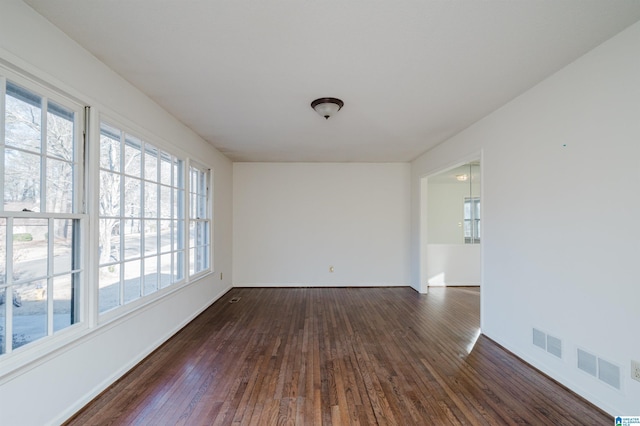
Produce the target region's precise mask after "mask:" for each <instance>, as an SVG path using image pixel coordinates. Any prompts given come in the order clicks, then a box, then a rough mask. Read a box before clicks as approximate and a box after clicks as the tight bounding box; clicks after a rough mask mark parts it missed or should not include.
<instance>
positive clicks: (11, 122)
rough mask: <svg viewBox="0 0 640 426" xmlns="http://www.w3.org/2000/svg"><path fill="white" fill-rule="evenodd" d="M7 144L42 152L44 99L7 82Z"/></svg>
mask: <svg viewBox="0 0 640 426" xmlns="http://www.w3.org/2000/svg"><path fill="white" fill-rule="evenodd" d="M5 99H6V104H5V110H6V113H5V116H6V121H5V143H6V144H7V145H9V146H15V147H17V148H22V149H25V150H28V151H32V152H40V149H41V148H40V147H41V141H40V138H41V120H42V109H41V105H42V98H40V96H38V95H36V94H34V93H31V92H30V91H28V90H26V89H23V88H22V87H20V86H17V85H15V84H13V83H11V82H9V81H7V96H6V98H5Z"/></svg>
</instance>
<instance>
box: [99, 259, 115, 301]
mask: <svg viewBox="0 0 640 426" xmlns="http://www.w3.org/2000/svg"><path fill="white" fill-rule="evenodd" d="M98 304H99V309H100V312H105V311H108V310H109V309H113V308H115V307H116V306H120V265H111V266H105V267H104V268H100V271H99V278H98Z"/></svg>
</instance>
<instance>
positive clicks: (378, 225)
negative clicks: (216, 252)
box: [233, 163, 410, 286]
mask: <svg viewBox="0 0 640 426" xmlns="http://www.w3.org/2000/svg"><path fill="white" fill-rule="evenodd" d="M409 192H410V190H409V164H397V163H395V164H362V163H344V164H335V163H329V164H327V163H234V165H233V193H234V199H233V214H234V222H233V279H234V286H346V285H348V286H372V285H373V286H378V285H408V283H409V227H410V224H409V220H410V219H409V217H410V216H409ZM330 266H333V267H334V272H333V273H331V272H329V267H330Z"/></svg>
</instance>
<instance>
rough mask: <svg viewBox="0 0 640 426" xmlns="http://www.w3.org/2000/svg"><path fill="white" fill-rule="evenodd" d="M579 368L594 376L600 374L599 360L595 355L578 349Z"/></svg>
mask: <svg viewBox="0 0 640 426" xmlns="http://www.w3.org/2000/svg"><path fill="white" fill-rule="evenodd" d="M578 368H579V369H580V370H582V371H584V372H585V373H589V374H591V375H592V376H593V377H597V376H598V360H597V358H596V356H595V355H592V354H590V353H589V352H586V351H583V350H582V349H578Z"/></svg>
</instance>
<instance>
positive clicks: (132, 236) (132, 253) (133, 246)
mask: <svg viewBox="0 0 640 426" xmlns="http://www.w3.org/2000/svg"><path fill="white" fill-rule="evenodd" d="M140 226H141V225H140V221H139V220H136V219H133V220H132V219H126V220H125V221H124V258H125V259H134V258H138V257H140V246H141V245H142V241H141V240H142V234H141V230H142V229H141V228H140Z"/></svg>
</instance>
